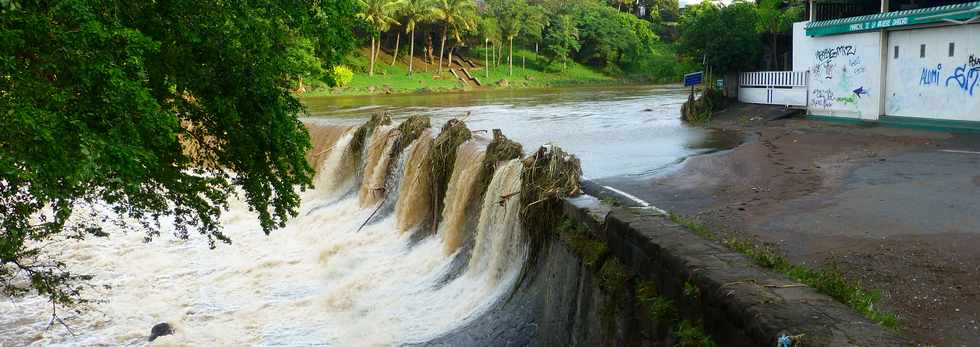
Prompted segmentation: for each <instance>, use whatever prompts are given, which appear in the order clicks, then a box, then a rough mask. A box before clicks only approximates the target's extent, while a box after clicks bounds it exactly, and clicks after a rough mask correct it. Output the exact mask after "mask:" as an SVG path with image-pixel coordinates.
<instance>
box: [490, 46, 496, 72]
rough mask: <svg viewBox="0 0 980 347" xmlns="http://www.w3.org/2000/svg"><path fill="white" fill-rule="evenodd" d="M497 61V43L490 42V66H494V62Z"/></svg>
mask: <svg viewBox="0 0 980 347" xmlns="http://www.w3.org/2000/svg"><path fill="white" fill-rule="evenodd" d="M496 62H497V43H496V42H492V43H490V63H489V66H490V68H493V66H494V63H496Z"/></svg>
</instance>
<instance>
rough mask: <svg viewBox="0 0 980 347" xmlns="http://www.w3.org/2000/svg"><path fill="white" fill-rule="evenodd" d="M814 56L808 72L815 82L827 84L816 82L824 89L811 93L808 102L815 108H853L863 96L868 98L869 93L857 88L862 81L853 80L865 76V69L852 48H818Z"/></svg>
mask: <svg viewBox="0 0 980 347" xmlns="http://www.w3.org/2000/svg"><path fill="white" fill-rule="evenodd" d="M814 57H816V61H815V64H814V66H813V68H812V69H811V70H810V71H811V75H812V76H814V79H815V80H816V79H819V80H823V81H827V82H826V83H819V84H822V85H823V86H824V87H825V88H815V89H813V90H812V92H811V100H812V104H813V106H814V107H819V108H831V107H834V105H839V106H856V104H857V103H858V101H860V100H861V98H862V97H864V96H868V95H869V93H868V90H867V89H865V88H864V86H860V84H859V82H860V81H861V79H860V78H856V77H859V76H860V75H863V74H864V73H865V71H866V67H865V64H864V60H863V58H862V57H861V56H860V55H858V52H857V50H856V49H855V48H854V46H852V45H839V46H836V47H832V48H824V49H818V50H816V51H815V53H814ZM831 81H832V82H831ZM855 87H857V88H856V89H855Z"/></svg>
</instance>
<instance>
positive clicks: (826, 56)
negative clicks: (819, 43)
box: [815, 45, 855, 62]
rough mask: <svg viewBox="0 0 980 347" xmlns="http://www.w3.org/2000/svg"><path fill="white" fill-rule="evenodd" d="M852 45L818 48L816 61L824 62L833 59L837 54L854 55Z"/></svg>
mask: <svg viewBox="0 0 980 347" xmlns="http://www.w3.org/2000/svg"><path fill="white" fill-rule="evenodd" d="M854 54H855V51H854V46H850V45H847V46H837V47H833V48H824V49H818V50H817V52H816V54H815V55H816V57H817V61H818V62H825V61H831V60H834V58H837V57H839V56H849V55H854Z"/></svg>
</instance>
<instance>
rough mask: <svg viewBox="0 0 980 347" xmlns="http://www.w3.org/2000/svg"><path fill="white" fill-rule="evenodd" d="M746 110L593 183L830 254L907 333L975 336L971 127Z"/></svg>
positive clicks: (975, 141) (977, 201) (814, 260)
mask: <svg viewBox="0 0 980 347" xmlns="http://www.w3.org/2000/svg"><path fill="white" fill-rule="evenodd" d="M750 119H751V117H746V116H744V115H743V116H739V117H737V118H736V117H729V118H727V119H722V120H720V121H716V122H715V124H714V125H713V126H717V127H720V128H724V129H738V130H741V131H743V132H744V133H745V134H746V135H747V142H746V143H744V144H742V145H741V146H739V147H736V148H735V149H733V150H730V151H726V152H721V153H717V154H713V155H708V156H701V157H695V158H692V159H689V160H687V161H686V162H685V163H684V164H682V166H681V167H680V168H679V169H678V170H676V171H674V172H672V173H670V174H668V175H666V176H658V177H646V178H614V179H606V180H604V181H603V182H600V183H601V184H606V185H610V186H613V187H615V188H618V189H620V190H624V191H627V192H630V193H631V194H633V195H636V196H638V197H639V198H641V199H643V200H646V201H649V202H651V203H652V204H654V205H656V206H658V207H660V208H663V209H666V210H668V211H672V212H676V213H681V214H685V215H690V216H696V217H698V218H699V219H700V220H702V221H703V222H705V223H707V224H708V225H710V226H712V227H713V228H715V229H716V230H720V231H728V232H735V233H740V234H742V235H747V236H750V237H755V238H758V239H759V240H761V241H764V242H771V243H773V244H776V245H778V246H779V247H780V249H782V250H783V251H784V252H785V253H786V255H787V256H789V257H790V259H791V260H793V261H795V262H799V263H807V264H817V265H831V264H832V265H836V266H838V267H839V268H840V270H841V271H842V272H844V274H845V275H846V276H848V277H849V278H852V279H858V280H860V281H862V283H864V284H865V286H866V287H868V288H871V289H877V290H880V291H881V292H882V301H881V303H882V305H883V306H885V309H887V310H891V311H893V312H895V313H896V314H897V315H898V316H899V320H900V322H901V323H900V324H901V329H902V330H903V331H905V332H906V333H907V334H909V335H910V336H912V337H913V338H916V339H918V340H921V341H923V342H926V343H931V344H936V345H942V346H961V345H962V346H975V345H978V344H980V330H978V326H980V324H978V321H980V301H978V300H977V299H978V295H980V252H977V251H976V250H977V249H980V217H978V216H980V135H951V134H944V133H936V132H922V131H911V130H903V129H889V128H861V127H855V126H839V125H831V124H827V123H819V122H811V121H806V120H800V119H791V120H779V121H771V122H765V121H763V120H750ZM975 151H976V152H978V153H970V152H975Z"/></svg>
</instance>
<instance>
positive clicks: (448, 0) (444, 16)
mask: <svg viewBox="0 0 980 347" xmlns="http://www.w3.org/2000/svg"><path fill="white" fill-rule="evenodd" d="M433 14H434V15H435V18H436V19H438V20H440V21H442V23H443V29H442V43H441V44H440V45H439V73H442V55H443V52H444V51H445V49H446V37H447V36H448V35H449V33H450V31H451V32H452V34H453V38H454V39H456V42H460V41H462V40H463V39H462V35H463V30H469V29H471V28H472V27H473V26H474V24H475V23H474V17H475V16H476V3H475V2H473V0H437V1H436V7H435V9H434V10H433ZM452 63H453V56H452V52H449V64H450V65H452Z"/></svg>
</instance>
